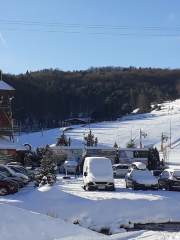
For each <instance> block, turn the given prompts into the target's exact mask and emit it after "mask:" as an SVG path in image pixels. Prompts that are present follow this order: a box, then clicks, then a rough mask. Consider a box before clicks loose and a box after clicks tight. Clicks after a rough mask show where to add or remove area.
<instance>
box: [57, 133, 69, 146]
mask: <svg viewBox="0 0 180 240" xmlns="http://www.w3.org/2000/svg"><path fill="white" fill-rule="evenodd" d="M70 145H71V138H69V140H67V138H66V135H65V134H64V132H63V134H62V135H61V136H60V138H58V139H57V143H56V146H70Z"/></svg>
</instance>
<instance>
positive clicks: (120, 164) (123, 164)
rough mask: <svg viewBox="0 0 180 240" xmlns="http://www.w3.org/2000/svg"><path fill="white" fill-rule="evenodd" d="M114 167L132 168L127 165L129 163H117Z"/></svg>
mask: <svg viewBox="0 0 180 240" xmlns="http://www.w3.org/2000/svg"><path fill="white" fill-rule="evenodd" d="M112 166H113V167H117V166H128V167H130V166H131V164H127V163H116V164H113V165H112Z"/></svg>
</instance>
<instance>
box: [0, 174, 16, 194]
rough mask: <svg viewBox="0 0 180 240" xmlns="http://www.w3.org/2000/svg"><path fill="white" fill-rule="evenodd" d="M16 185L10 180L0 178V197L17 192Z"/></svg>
mask: <svg viewBox="0 0 180 240" xmlns="http://www.w3.org/2000/svg"><path fill="white" fill-rule="evenodd" d="M18 190H19V188H18V184H17V183H15V182H14V181H12V180H10V179H4V178H3V177H2V176H0V196H5V195H8V194H10V193H11V194H12V193H16V192H18Z"/></svg>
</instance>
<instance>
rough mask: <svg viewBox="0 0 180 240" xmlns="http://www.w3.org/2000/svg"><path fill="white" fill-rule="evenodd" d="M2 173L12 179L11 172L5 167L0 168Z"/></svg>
mask: <svg viewBox="0 0 180 240" xmlns="http://www.w3.org/2000/svg"><path fill="white" fill-rule="evenodd" d="M0 172H1V173H3V174H4V175H6V176H7V177H10V175H11V174H10V172H9V171H8V170H7V169H6V168H4V167H0Z"/></svg>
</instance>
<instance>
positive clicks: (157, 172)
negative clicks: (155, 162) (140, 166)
mask: <svg viewBox="0 0 180 240" xmlns="http://www.w3.org/2000/svg"><path fill="white" fill-rule="evenodd" d="M163 171H164V169H155V170H151V173H152V175H153V176H154V177H156V178H158V177H159V176H160V175H161V173H162V172H163Z"/></svg>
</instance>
